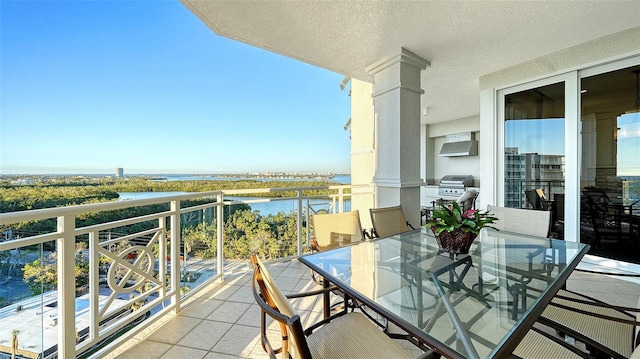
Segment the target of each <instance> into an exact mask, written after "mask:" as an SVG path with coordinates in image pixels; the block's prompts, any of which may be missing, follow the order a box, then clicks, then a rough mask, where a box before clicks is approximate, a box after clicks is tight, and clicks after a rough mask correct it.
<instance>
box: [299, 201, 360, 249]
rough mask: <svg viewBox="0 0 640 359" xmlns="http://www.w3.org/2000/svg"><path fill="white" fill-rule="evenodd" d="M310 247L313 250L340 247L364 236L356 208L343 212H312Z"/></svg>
mask: <svg viewBox="0 0 640 359" xmlns="http://www.w3.org/2000/svg"><path fill="white" fill-rule="evenodd" d="M312 221H313V234H314V236H313V238H312V239H311V247H312V249H313V250H315V251H319V252H321V251H325V250H327V249H331V248H336V247H341V246H343V245H345V244H350V243H353V242H357V241H361V240H362V239H363V238H364V235H363V232H362V225H361V224H360V212H358V211H357V210H355V211H351V212H343V213H331V214H314V215H313V217H312Z"/></svg>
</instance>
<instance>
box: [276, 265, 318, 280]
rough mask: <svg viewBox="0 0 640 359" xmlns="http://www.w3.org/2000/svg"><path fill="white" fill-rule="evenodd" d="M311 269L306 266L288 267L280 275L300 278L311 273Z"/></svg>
mask: <svg viewBox="0 0 640 359" xmlns="http://www.w3.org/2000/svg"><path fill="white" fill-rule="evenodd" d="M309 273H310V272H309V269H308V268H307V269H305V268H291V267H287V269H285V270H283V271H282V273H280V275H279V276H278V277H287V278H295V279H300V278H302V276H304V275H309Z"/></svg>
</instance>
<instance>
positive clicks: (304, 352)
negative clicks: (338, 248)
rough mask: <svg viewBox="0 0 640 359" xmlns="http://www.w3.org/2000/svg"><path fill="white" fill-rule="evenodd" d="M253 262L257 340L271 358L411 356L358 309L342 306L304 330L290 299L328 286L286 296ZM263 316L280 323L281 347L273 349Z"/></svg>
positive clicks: (259, 264)
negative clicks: (258, 328) (257, 309)
mask: <svg viewBox="0 0 640 359" xmlns="http://www.w3.org/2000/svg"><path fill="white" fill-rule="evenodd" d="M251 262H252V264H253V269H254V271H253V297H254V298H255V300H256V303H257V304H258V306H260V310H261V313H260V339H261V343H262V348H263V349H264V350H265V351H266V352H267V353H268V354H269V356H270V357H271V358H275V354H278V353H282V358H290V357H291V358H294V359H307V358H376V357H377V358H413V357H412V356H411V355H409V353H408V352H406V351H405V350H404V349H402V348H401V347H400V346H398V344H397V343H395V342H394V341H393V340H392V339H391V338H389V337H388V336H386V335H385V334H384V333H383V332H382V331H381V330H379V329H378V328H377V327H376V325H375V324H373V323H372V322H371V321H369V320H368V319H367V318H366V317H365V316H363V315H362V314H361V313H358V312H350V313H347V311H346V309H345V310H343V311H341V312H339V313H337V314H335V315H333V316H330V317H328V318H326V319H324V320H322V321H320V322H318V323H315V324H314V325H312V326H310V327H308V328H307V329H303V328H302V323H301V320H300V315H298V314H297V313H296V311H295V309H294V308H293V306H292V305H291V302H290V301H289V299H290V298H304V297H308V296H316V295H319V294H323V293H324V292H325V291H327V290H331V288H326V289H323V290H318V291H313V292H308V293H301V294H295V295H289V296H286V295H284V293H283V292H282V291H281V290H280V288H279V287H278V285H277V284H276V282H275V281H274V279H273V278H272V277H271V275H270V274H269V271H268V270H267V268H266V267H265V266H264V264H263V263H262V261H260V259H259V258H258V257H257V256H256V255H252V256H251ZM266 315H268V316H270V317H271V318H273V319H274V320H275V321H277V322H278V323H279V324H280V334H281V338H282V346H281V347H279V348H274V347H273V345H272V344H271V342H270V340H269V336H271V335H269V336H268V335H267V321H266ZM271 337H272V336H271Z"/></svg>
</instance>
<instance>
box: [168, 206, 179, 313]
mask: <svg viewBox="0 0 640 359" xmlns="http://www.w3.org/2000/svg"><path fill="white" fill-rule="evenodd" d="M170 221H171V290H172V291H173V295H172V296H171V305H172V306H173V310H174V311H176V312H178V311H180V279H181V278H180V239H181V237H180V201H171V219H170Z"/></svg>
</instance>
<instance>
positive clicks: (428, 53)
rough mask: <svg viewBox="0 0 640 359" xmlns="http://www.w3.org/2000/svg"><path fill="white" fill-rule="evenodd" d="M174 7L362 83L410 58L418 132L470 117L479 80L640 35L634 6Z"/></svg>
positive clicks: (195, 2)
mask: <svg viewBox="0 0 640 359" xmlns="http://www.w3.org/2000/svg"><path fill="white" fill-rule="evenodd" d="M182 2H183V3H184V4H185V5H186V6H187V7H188V8H189V9H190V10H191V11H192V12H194V14H196V15H197V16H198V17H200V19H202V21H204V23H205V24H206V25H207V26H209V27H210V28H211V29H212V30H213V31H215V32H216V33H218V34H220V35H222V36H225V37H229V38H232V39H236V40H238V41H242V42H245V43H248V44H251V45H255V46H258V47H260V48H264V49H267V50H270V51H273V52H276V53H279V54H282V55H285V56H289V57H292V58H295V59H299V60H301V61H305V62H308V63H310V64H313V65H317V66H320V67H323V68H326V69H328V70H331V71H335V72H338V73H340V74H344V75H347V76H350V77H353V78H357V79H361V80H365V81H369V82H372V76H371V75H370V74H368V73H367V72H366V71H365V67H367V66H368V65H370V64H372V63H374V62H375V61H377V60H379V59H381V58H383V57H385V56H389V55H395V54H398V52H399V51H400V48H401V47H404V48H406V49H408V50H410V51H412V52H414V53H415V54H417V55H419V56H421V57H423V58H425V59H427V60H429V61H431V67H430V68H427V69H426V70H425V71H423V74H422V88H423V89H424V90H425V96H424V97H423V101H422V102H423V106H428V107H429V110H430V111H429V116H427V117H424V118H423V123H437V122H442V121H448V120H452V119H458V118H464V117H469V116H474V115H477V114H478V113H479V107H480V106H479V77H480V76H482V75H486V74H490V73H492V72H495V71H498V70H501V69H504V68H507V67H509V66H512V65H515V64H519V63H521V62H524V61H528V60H531V59H534V58H537V57H540V56H543V55H547V54H550V53H553V52H556V51H560V50H563V49H566V48H568V47H571V46H575V45H578V44H581V43H584V42H587V41H590V40H593V39H597V38H600V37H603V36H606V35H610V34H613V33H616V32H619V31H623V30H626V29H629V28H633V27H637V26H640V1H588V0H583V1H300V0H296V1H211V0H182ZM337 86H338V84H336V87H337Z"/></svg>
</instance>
